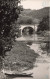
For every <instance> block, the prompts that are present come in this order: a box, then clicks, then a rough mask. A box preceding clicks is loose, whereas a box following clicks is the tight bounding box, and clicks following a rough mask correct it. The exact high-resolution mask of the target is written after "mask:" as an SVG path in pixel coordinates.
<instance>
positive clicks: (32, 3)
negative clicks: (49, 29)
mask: <svg viewBox="0 0 50 79" xmlns="http://www.w3.org/2000/svg"><path fill="white" fill-rule="evenodd" d="M21 5H22V6H23V8H25V9H41V8H43V7H48V6H50V0H21Z"/></svg>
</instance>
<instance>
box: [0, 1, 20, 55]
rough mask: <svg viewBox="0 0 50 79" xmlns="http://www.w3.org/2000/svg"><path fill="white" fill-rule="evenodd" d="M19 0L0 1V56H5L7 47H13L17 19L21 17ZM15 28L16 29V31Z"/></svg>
mask: <svg viewBox="0 0 50 79" xmlns="http://www.w3.org/2000/svg"><path fill="white" fill-rule="evenodd" d="M19 2H20V1H19V0H0V56H3V53H4V52H5V50H4V49H5V47H6V45H7V46H8V45H9V44H10V45H11V42H12V38H14V37H15V36H12V35H14V31H15V29H16V28H15V25H16V21H17V18H18V17H19V13H20V10H21V9H20V7H18V3H19ZM14 28H15V29H14Z"/></svg>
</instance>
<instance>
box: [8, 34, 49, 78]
mask: <svg viewBox="0 0 50 79" xmlns="http://www.w3.org/2000/svg"><path fill="white" fill-rule="evenodd" d="M16 40H17V41H24V42H25V41H26V45H27V46H28V47H29V48H30V49H31V50H34V51H35V53H37V54H38V55H39V56H38V58H36V61H35V64H34V65H35V66H34V67H33V69H30V70H25V71H24V73H27V74H29V73H32V77H22V78H21V77H18V78H13V79H50V57H49V56H48V55H47V50H43V49H42V48H41V45H42V46H43V47H44V46H45V45H46V42H45V41H44V37H42V36H39V35H37V34H33V35H32V36H26V37H24V36H21V37H19V38H16ZM8 79H11V78H8Z"/></svg>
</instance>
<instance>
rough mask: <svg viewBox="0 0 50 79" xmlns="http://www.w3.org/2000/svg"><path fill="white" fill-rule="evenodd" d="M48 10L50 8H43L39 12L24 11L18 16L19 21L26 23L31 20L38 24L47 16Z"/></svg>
mask: <svg viewBox="0 0 50 79" xmlns="http://www.w3.org/2000/svg"><path fill="white" fill-rule="evenodd" d="M49 9H50V7H45V8H42V9H39V10H31V9H24V10H23V11H22V12H21V14H20V18H19V19H20V21H21V20H22V21H26V20H28V19H30V18H31V20H33V22H37V23H38V22H39V21H40V20H42V18H43V17H44V16H48V15H49Z"/></svg>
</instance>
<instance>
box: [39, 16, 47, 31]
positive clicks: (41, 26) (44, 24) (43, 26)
mask: <svg viewBox="0 0 50 79" xmlns="http://www.w3.org/2000/svg"><path fill="white" fill-rule="evenodd" d="M44 30H49V16H46V17H44V18H43V19H42V21H41V22H40V23H39V25H38V29H37V31H38V32H39V31H44Z"/></svg>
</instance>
